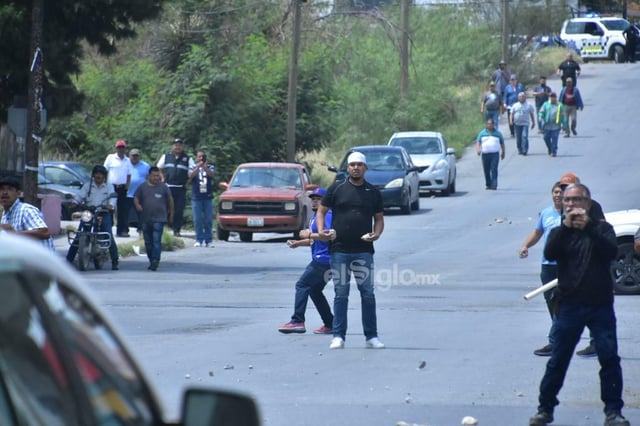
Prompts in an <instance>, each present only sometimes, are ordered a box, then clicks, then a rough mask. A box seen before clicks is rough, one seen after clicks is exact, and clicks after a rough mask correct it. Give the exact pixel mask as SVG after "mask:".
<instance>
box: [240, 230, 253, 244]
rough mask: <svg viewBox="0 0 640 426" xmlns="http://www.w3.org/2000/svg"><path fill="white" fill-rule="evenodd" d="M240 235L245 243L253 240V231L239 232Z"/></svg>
mask: <svg viewBox="0 0 640 426" xmlns="http://www.w3.org/2000/svg"><path fill="white" fill-rule="evenodd" d="M238 235H239V236H240V241H242V242H243V243H250V242H251V241H252V240H253V232H238Z"/></svg>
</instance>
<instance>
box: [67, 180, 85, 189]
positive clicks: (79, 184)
mask: <svg viewBox="0 0 640 426" xmlns="http://www.w3.org/2000/svg"><path fill="white" fill-rule="evenodd" d="M69 186H73V187H74V188H82V182H80V181H79V180H72V181H71V182H69Z"/></svg>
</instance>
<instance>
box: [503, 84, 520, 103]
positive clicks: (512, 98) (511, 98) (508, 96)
mask: <svg viewBox="0 0 640 426" xmlns="http://www.w3.org/2000/svg"><path fill="white" fill-rule="evenodd" d="M524 91H525V90H524V86H523V85H522V83H516V87H515V88H514V87H513V86H512V85H510V84H509V85H508V86H507V87H505V89H504V93H503V94H502V103H504V104H506V105H507V106H511V105H513V104H515V103H516V102H517V101H518V93H520V92H524Z"/></svg>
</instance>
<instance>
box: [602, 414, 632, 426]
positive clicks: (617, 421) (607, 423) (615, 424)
mask: <svg viewBox="0 0 640 426" xmlns="http://www.w3.org/2000/svg"><path fill="white" fill-rule="evenodd" d="M630 425H631V423H629V420H627V419H625V418H624V417H622V414H620V413H611V414H609V415H608V416H607V418H606V419H605V420H604V426H630Z"/></svg>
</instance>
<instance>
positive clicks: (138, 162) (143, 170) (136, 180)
mask: <svg viewBox="0 0 640 426" xmlns="http://www.w3.org/2000/svg"><path fill="white" fill-rule="evenodd" d="M129 160H130V161H131V183H129V189H128V190H127V198H130V200H129V203H128V204H129V205H130V206H131V207H132V208H133V210H134V211H135V212H136V216H137V218H138V234H142V213H140V212H138V211H137V210H136V207H135V206H134V205H133V196H134V195H135V194H136V190H137V189H138V187H139V186H140V185H142V184H143V183H144V182H146V181H147V176H149V168H150V167H151V166H150V165H149V163H147V162H145V161H144V160H142V158H141V156H140V150H139V149H132V150H131V152H129ZM127 217H128V215H127Z"/></svg>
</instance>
